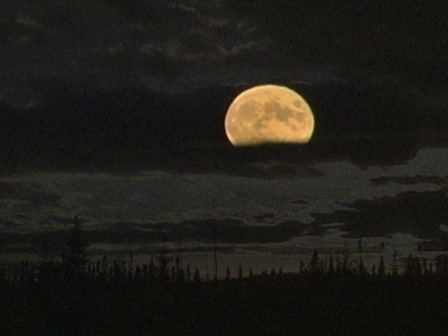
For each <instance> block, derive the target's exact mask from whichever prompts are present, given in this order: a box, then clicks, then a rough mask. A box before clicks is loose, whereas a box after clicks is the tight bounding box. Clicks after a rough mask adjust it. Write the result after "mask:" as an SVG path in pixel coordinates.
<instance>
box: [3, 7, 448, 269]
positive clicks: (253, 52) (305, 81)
mask: <svg viewBox="0 0 448 336" xmlns="http://www.w3.org/2000/svg"><path fill="white" fill-rule="evenodd" d="M447 12H448V4H446V2H445V1H431V2H427V1H426V2H425V1H393V2H387V3H377V2H373V1H352V0H346V1H339V2H337V3H336V2H331V1H319V2H316V1H267V0H266V1H262V0H259V1H256V0H252V1H244V2H243V1H235V0H222V1H219V0H216V1H200V0H197V1H193V0H191V1H187V0H184V1H180V0H179V1H174V0H173V1H156V0H152V1H151V0H146V1H131V0H123V1H116V0H90V1H73V0H63V1H56V2H55V1H50V0H42V1H39V2H36V1H31V0H20V1H18V0H14V1H12V0H4V1H2V3H1V4H0V56H1V57H0V146H1V150H0V251H2V256H1V258H2V260H9V259H11V258H13V257H14V256H20V257H22V256H26V257H29V254H30V253H35V252H37V251H38V250H39V248H40V247H39V246H40V245H39V244H40V242H41V241H42V237H43V236H45V235H47V236H49V237H52V239H53V240H54V241H58V240H60V239H62V237H63V236H64V235H65V234H66V230H67V229H68V228H69V227H70V226H71V223H72V221H73V218H74V217H75V216H77V215H78V216H79V218H81V220H82V221H83V224H84V227H85V229H86V230H88V231H89V232H88V238H89V242H90V247H89V251H90V253H91V254H102V253H104V252H107V253H113V252H123V253H128V252H129V251H131V250H132V251H134V252H135V253H136V254H141V255H145V254H148V253H149V254H151V253H153V254H157V253H161V252H162V251H165V252H170V253H179V251H182V253H184V254H185V258H187V259H188V258H191V262H193V263H198V264H201V265H204V264H207V263H208V262H209V261H210V262H212V260H211V259H210V258H208V255H209V251H210V250H211V249H212V247H213V239H214V237H215V236H216V237H217V239H218V243H219V248H220V250H221V258H222V259H224V262H227V263H230V264H232V263H236V262H237V261H238V262H240V261H241V260H243V261H244V262H247V263H253V264H254V265H255V266H254V268H255V269H256V267H266V266H267V265H270V264H269V263H277V264H278V263H284V264H285V265H284V267H285V268H286V269H288V267H289V268H290V269H291V270H293V269H294V266H291V265H288V262H289V260H290V259H291V258H293V257H296V256H299V257H304V258H307V256H308V255H310V254H311V253H312V251H313V250H314V249H315V248H318V249H319V250H320V251H323V252H324V253H332V254H338V253H343V252H342V251H344V250H346V249H347V248H348V249H349V250H350V251H351V252H352V253H353V254H356V251H357V250H356V246H357V243H358V239H359V237H360V236H362V237H363V239H364V244H365V251H367V252H366V253H371V258H372V260H374V261H375V262H376V261H377V259H378V258H379V257H378V256H379V255H381V253H383V254H384V255H385V256H386V259H387V258H388V257H390V255H392V254H393V251H394V250H395V249H396V250H398V252H399V253H401V255H402V256H407V254H408V253H414V254H416V255H421V256H423V255H425V256H426V255H427V256H433V254H434V255H436V254H440V253H442V252H441V251H445V250H446V249H447V248H448V211H447V209H448V198H447V192H448V132H447V128H448V76H447V74H448V59H447V57H446V50H448V24H447V19H446V13H447ZM268 83H269V84H279V85H285V86H288V87H290V88H292V89H295V90H296V91H297V92H299V93H300V94H301V95H302V96H303V97H304V98H305V99H306V100H307V102H308V103H309V105H310V106H311V108H312V109H313V112H314V116H315V123H316V128H315V133H314V135H313V137H312V139H311V141H310V142H309V143H308V144H306V145H297V146H279V145H269V146H262V147H252V148H234V147H232V146H231V144H230V143H229V142H228V140H227V138H226V135H225V131H224V117H225V114H226V111H227V108H228V106H229V105H230V103H231V102H232V100H233V99H234V98H235V97H236V96H237V95H238V94H239V93H240V92H241V91H243V90H244V89H247V88H249V87H251V86H254V85H260V84H268ZM381 243H385V246H386V250H381ZM431 253H432V254H431ZM201 258H202V259H201ZM209 259H210V260H209ZM198 260H199V261H198ZM294 260H295V259H294ZM294 262H296V261H294ZM291 263H293V262H292V261H291ZM278 266H281V265H278ZM207 267H208V266H207Z"/></svg>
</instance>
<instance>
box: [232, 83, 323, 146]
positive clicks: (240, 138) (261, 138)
mask: <svg viewBox="0 0 448 336" xmlns="http://www.w3.org/2000/svg"><path fill="white" fill-rule="evenodd" d="M225 130H226V134H227V137H228V139H229V141H230V142H231V143H232V144H233V145H234V146H251V145H261V144H266V143H307V142H309V140H310V139H311V136H312V134H313V131H314V116H313V113H312V111H311V108H310V107H309V105H308V103H307V102H306V101H305V99H304V98H302V97H301V96H300V95H299V94H298V93H296V92H295V91H293V90H291V89H288V88H286V87H284V86H278V85H262V86H256V87H253V88H251V89H249V90H246V91H244V92H243V93H241V94H240V95H239V96H237V97H236V98H235V99H234V101H233V102H232V104H231V105H230V107H229V109H228V111H227V114H226V118H225Z"/></svg>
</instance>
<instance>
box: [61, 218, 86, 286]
mask: <svg viewBox="0 0 448 336" xmlns="http://www.w3.org/2000/svg"><path fill="white" fill-rule="evenodd" d="M87 246H88V244H87V240H86V239H85V237H84V232H83V227H82V223H81V221H80V220H79V219H78V216H76V217H75V218H74V220H73V228H72V230H71V233H70V237H69V241H68V244H67V251H66V252H65V253H64V254H63V262H64V263H65V265H66V268H67V269H66V272H67V274H66V275H67V276H68V277H71V278H74V277H77V276H80V275H82V274H83V273H84V272H85V266H86V263H87V258H86V254H85V248H86V247H87Z"/></svg>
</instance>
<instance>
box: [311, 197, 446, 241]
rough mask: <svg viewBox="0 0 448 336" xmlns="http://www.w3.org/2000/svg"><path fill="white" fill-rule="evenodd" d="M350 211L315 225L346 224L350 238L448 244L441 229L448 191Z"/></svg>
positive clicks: (322, 217)
mask: <svg viewBox="0 0 448 336" xmlns="http://www.w3.org/2000/svg"><path fill="white" fill-rule="evenodd" d="M345 205H346V206H348V207H350V208H351V210H337V211H335V212H334V213H332V214H331V215H327V214H317V215H316V223H334V222H338V223H339V222H340V223H345V225H344V229H345V230H347V231H348V235H349V236H351V237H357V236H387V235H391V234H394V233H410V234H413V235H415V236H416V237H419V238H430V239H436V240H440V239H442V240H443V241H446V240H447V238H448V236H446V235H445V236H444V235H442V234H441V231H440V228H439V226H440V225H442V224H445V223H446V222H447V219H446V209H447V207H448V197H447V191H446V190H441V191H437V192H421V193H419V192H406V193H402V194H400V195H398V196H397V197H382V198H378V199H375V200H369V201H367V200H358V201H355V202H353V203H350V204H345Z"/></svg>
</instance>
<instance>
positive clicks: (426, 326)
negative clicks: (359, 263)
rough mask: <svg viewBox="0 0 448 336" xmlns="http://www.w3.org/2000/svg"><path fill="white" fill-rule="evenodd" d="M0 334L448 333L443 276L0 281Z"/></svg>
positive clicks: (447, 296) (447, 299)
mask: <svg viewBox="0 0 448 336" xmlns="http://www.w3.org/2000/svg"><path fill="white" fill-rule="evenodd" d="M0 290H1V291H0V316H1V317H0V323H1V329H0V334H1V335H130V336H132V335H208V336H210V335H298V336H300V335H344V336H349V335H362V336H366V335H428V336H429V335H446V334H447V330H448V320H447V318H446V316H447V315H446V312H447V309H448V278H447V277H446V276H436V275H431V276H415V277H414V276H404V275H403V276H385V277H378V276H372V275H365V276H359V275H358V276H327V275H307V276H303V275H297V274H296V275H292V274H281V275H275V276H271V275H265V276H254V277H252V278H243V279H230V280H222V281H217V282H214V281H211V282H191V283H179V284H175V283H170V284H166V285H160V284H159V285H157V286H156V285H150V284H147V283H141V282H140V283H139V282H136V281H132V282H129V281H123V282H122V283H101V282H85V281H84V282H83V281H78V282H76V281H74V282H71V283H65V284H63V283H60V282H59V283H43V282H42V283H38V282H33V283H3V284H2V285H1V286H0Z"/></svg>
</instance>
